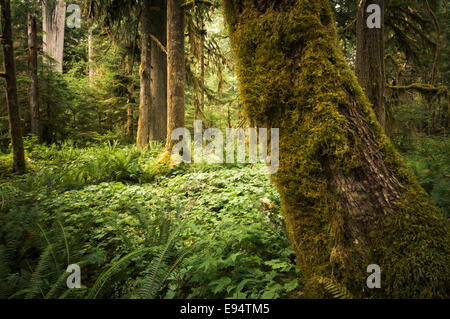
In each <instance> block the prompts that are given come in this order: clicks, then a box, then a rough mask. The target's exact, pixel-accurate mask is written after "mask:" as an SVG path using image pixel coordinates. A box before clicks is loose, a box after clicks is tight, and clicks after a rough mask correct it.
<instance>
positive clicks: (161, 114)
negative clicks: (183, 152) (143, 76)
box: [150, 0, 167, 142]
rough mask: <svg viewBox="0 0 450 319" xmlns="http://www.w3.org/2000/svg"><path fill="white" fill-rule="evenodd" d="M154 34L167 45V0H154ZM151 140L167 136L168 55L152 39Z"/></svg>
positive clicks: (163, 44) (161, 139)
mask: <svg viewBox="0 0 450 319" xmlns="http://www.w3.org/2000/svg"><path fill="white" fill-rule="evenodd" d="M152 6H153V7H154V8H159V10H153V11H152V18H151V21H152V34H153V36H154V37H155V38H156V39H157V40H158V41H159V42H160V44H161V45H162V46H166V42H167V33H166V32H167V28H166V18H167V13H166V8H167V4H166V0H153V5H152ZM151 50H152V58H151V59H152V70H151V81H152V82H151V83H152V84H151V95H152V107H151V112H150V140H151V141H160V142H164V141H165V139H166V136H167V55H166V53H165V52H164V51H163V50H162V48H161V47H160V45H158V43H157V42H156V41H154V40H153V41H152V49H151Z"/></svg>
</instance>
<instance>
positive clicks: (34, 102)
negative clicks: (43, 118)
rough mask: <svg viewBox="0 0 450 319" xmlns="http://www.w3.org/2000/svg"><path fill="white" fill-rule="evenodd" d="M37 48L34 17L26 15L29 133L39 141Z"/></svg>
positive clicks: (33, 15)
mask: <svg viewBox="0 0 450 319" xmlns="http://www.w3.org/2000/svg"><path fill="white" fill-rule="evenodd" d="M37 51H38V47H37V32H36V15H35V14H31V13H29V14H28V73H29V76H30V84H29V86H28V102H29V105H30V119H31V120H30V122H31V123H30V124H31V133H32V134H34V135H35V136H37V137H38V138H39V140H40V139H41V133H40V128H39V85H38V58H37V57H38V53H37Z"/></svg>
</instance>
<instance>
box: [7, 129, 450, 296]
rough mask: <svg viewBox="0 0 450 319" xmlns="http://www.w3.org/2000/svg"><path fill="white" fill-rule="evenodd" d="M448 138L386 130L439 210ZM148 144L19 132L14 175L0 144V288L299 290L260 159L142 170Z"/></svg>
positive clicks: (142, 292) (443, 202)
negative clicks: (401, 137)
mask: <svg viewBox="0 0 450 319" xmlns="http://www.w3.org/2000/svg"><path fill="white" fill-rule="evenodd" d="M448 146H449V142H448V139H428V138H426V139H414V140H409V141H407V142H405V141H398V142H397V147H398V148H399V149H400V150H401V151H402V153H403V156H404V158H405V159H406V161H407V163H408V166H409V167H410V168H411V169H412V170H413V171H414V172H415V173H416V175H417V176H418V178H419V180H420V182H421V184H422V185H423V186H424V187H425V188H426V190H427V191H428V192H429V193H430V194H431V196H432V197H433V199H434V200H435V202H436V204H437V205H438V206H440V207H441V209H442V210H443V212H444V213H445V214H446V215H447V216H448V214H449V209H450V205H449V199H450V194H449V192H450V184H449V183H450V175H449V172H450V165H449V164H450V163H449V159H450V156H449V155H450V154H449V152H450V148H449V147H448ZM160 151H161V149H160V148H158V147H153V148H152V149H149V150H145V151H140V150H138V149H137V148H135V147H134V146H119V145H116V144H111V143H104V144H102V145H93V146H90V147H86V148H76V147H74V146H72V145H71V144H70V143H66V144H64V145H60V146H55V145H52V146H40V145H38V144H35V143H32V142H27V143H26V152H27V162H28V168H29V170H28V173H27V174H25V175H23V176H17V175H13V174H10V173H9V168H10V167H11V158H10V155H0V163H1V164H0V225H1V227H0V239H1V241H0V243H6V244H4V245H2V244H0V282H4V283H6V285H4V286H3V287H0V288H2V289H0V294H2V295H3V297H11V295H12V294H13V293H14V292H16V295H15V296H14V297H21V296H20V295H21V294H22V295H27V296H41V297H55V296H59V295H64V294H73V295H69V296H72V297H79V298H84V297H103V298H117V297H132V296H141V297H153V298H154V297H156V298H227V297H232V298H299V297H301V296H302V287H303V284H304V282H303V279H302V277H301V275H300V274H299V273H298V271H297V270H296V267H295V260H294V254H293V251H292V249H291V248H290V244H289V241H288V239H287V236H286V232H285V227H284V221H283V217H282V213H281V208H280V200H279V196H278V193H277V192H276V190H275V189H274V187H273V186H272V185H271V184H270V181H269V178H268V176H267V174H263V173H262V172H263V171H264V167H262V166H260V165H220V166H219V165H206V164H204V165H181V166H178V167H176V168H172V169H167V170H162V169H159V170H158V174H154V173H150V172H152V171H154V170H153V168H155V165H156V163H157V155H158V154H159V153H160ZM69 264H80V265H83V266H82V267H81V281H82V288H81V289H78V290H77V291H76V292H74V291H73V290H71V291H68V290H67V288H65V281H64V280H61V277H60V276H63V277H64V275H61V274H64V270H65V269H66V267H67V266H68V265H69ZM64 278H65V277H64ZM17 292H18V293H17ZM0 297H1V296H0Z"/></svg>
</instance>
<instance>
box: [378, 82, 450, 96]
mask: <svg viewBox="0 0 450 319" xmlns="http://www.w3.org/2000/svg"><path fill="white" fill-rule="evenodd" d="M387 87H388V88H389V89H393V90H401V91H406V90H415V91H418V92H421V93H434V94H440V95H442V94H444V95H448V87H447V86H434V85H431V84H422V83H413V84H410V85H390V84H387Z"/></svg>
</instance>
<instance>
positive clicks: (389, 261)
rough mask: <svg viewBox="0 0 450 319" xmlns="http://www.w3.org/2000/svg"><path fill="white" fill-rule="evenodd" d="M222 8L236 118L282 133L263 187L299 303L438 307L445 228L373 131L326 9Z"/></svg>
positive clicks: (316, 1) (318, 2)
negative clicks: (418, 301) (347, 297)
mask: <svg viewBox="0 0 450 319" xmlns="http://www.w3.org/2000/svg"><path fill="white" fill-rule="evenodd" d="M224 3H225V11H226V17H227V21H228V24H229V27H230V36H231V40H232V45H233V50H234V52H235V56H236V59H237V72H238V79H239V82H240V94H241V97H242V99H243V102H244V105H245V112H246V114H247V116H248V117H249V118H250V119H251V120H252V121H255V123H256V124H257V125H258V126H259V127H272V128H276V127H278V128H280V167H279V170H278V172H277V173H276V174H275V175H273V176H272V180H273V182H274V183H275V184H276V186H277V189H278V192H279V193H280V196H281V201H282V208H283V211H284V214H285V220H286V226H287V230H288V234H289V237H290V239H291V242H292V245H293V247H294V249H295V252H296V255H297V263H298V266H299V268H300V270H301V271H302V273H303V275H304V276H305V277H306V278H307V287H306V293H307V296H309V297H323V296H329V294H328V293H327V291H326V286H327V285H326V284H324V283H329V282H332V283H333V285H334V287H335V288H338V289H341V290H346V291H347V292H349V293H350V294H351V295H353V296H355V297H448V296H449V291H448V289H449V287H450V282H449V279H450V273H449V267H448V265H449V264H450V251H449V249H450V240H449V239H450V233H449V226H448V222H447V220H446V219H445V218H444V217H443V216H442V213H441V212H440V211H439V210H438V209H437V208H436V207H435V206H434V205H433V204H432V203H431V200H430V198H429V196H428V195H427V193H426V192H425V191H424V190H423V189H422V188H421V187H420V185H419V184H418V182H417V180H416V179H415V177H414V176H413V175H412V174H411V173H410V172H409V171H408V169H407V168H406V166H405V164H404V162H403V160H402V159H401V157H400V156H399V154H398V153H397V151H396V150H395V149H394V147H393V146H392V144H391V143H390V141H389V139H388V138H387V137H386V136H385V134H384V133H383V130H382V129H381V127H380V125H379V123H378V122H377V120H376V117H375V114H374V112H373V110H372V108H371V105H370V103H369V101H368V99H367V97H366V96H365V95H364V92H363V90H362V89H361V87H360V86H359V85H358V82H357V80H356V77H355V75H354V74H353V72H352V71H351V69H350V68H349V66H348V63H347V62H346V60H345V59H344V56H343V54H342V50H341V48H340V46H339V43H338V39H337V32H336V30H335V26H334V18H333V16H332V11H331V8H330V4H329V1H328V0H296V1H293V0H276V1H258V0H225V1H224ZM371 264H377V265H379V266H380V267H381V280H382V281H381V288H380V289H376V288H375V289H369V288H368V287H367V285H366V279H367V277H368V276H369V275H370V274H369V273H367V272H366V271H367V267H368V266H369V265H371Z"/></svg>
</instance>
